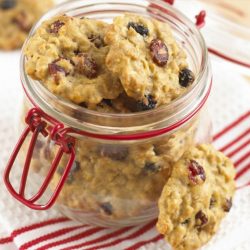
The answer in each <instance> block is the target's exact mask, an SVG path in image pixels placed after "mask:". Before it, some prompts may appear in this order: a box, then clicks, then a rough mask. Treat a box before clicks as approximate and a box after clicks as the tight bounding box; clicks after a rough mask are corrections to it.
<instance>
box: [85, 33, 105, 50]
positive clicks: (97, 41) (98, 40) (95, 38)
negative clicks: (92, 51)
mask: <svg viewBox="0 0 250 250" xmlns="http://www.w3.org/2000/svg"><path fill="white" fill-rule="evenodd" d="M88 39H89V40H90V42H92V43H93V44H94V45H95V46H96V48H98V49H99V48H101V47H103V46H104V41H103V38H102V37H101V36H100V35H94V34H91V35H89V36H88Z"/></svg>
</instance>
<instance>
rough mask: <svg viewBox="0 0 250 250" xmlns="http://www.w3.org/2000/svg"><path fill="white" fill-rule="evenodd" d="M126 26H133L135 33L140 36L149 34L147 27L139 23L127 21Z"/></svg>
mask: <svg viewBox="0 0 250 250" xmlns="http://www.w3.org/2000/svg"><path fill="white" fill-rule="evenodd" d="M127 27H128V29H129V28H130V27H131V28H133V29H134V30H135V31H136V32H137V33H139V34H140V35H142V36H148V34H149V30H148V28H147V27H145V26H144V25H142V24H139V23H134V22H129V23H128V26H127Z"/></svg>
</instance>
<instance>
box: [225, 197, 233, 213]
mask: <svg viewBox="0 0 250 250" xmlns="http://www.w3.org/2000/svg"><path fill="white" fill-rule="evenodd" d="M232 205H233V202H232V198H230V199H226V201H225V204H224V205H223V209H224V211H225V212H229V211H230V209H231V207H232Z"/></svg>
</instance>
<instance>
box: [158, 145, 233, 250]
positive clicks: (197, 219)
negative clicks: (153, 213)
mask: <svg viewBox="0 0 250 250" xmlns="http://www.w3.org/2000/svg"><path fill="white" fill-rule="evenodd" d="M234 177H235V169H234V166H233V164H232V162H231V161H230V160H229V159H228V158H227V157H226V156H224V155H223V154H222V153H221V152H218V151H216V150H215V149H214V148H213V147H212V146H211V145H205V144H204V145H198V146H196V147H191V148H190V149H189V150H188V151H187V152H185V153H184V155H183V156H182V157H181V159H180V160H179V161H177V162H176V163H175V164H174V165H173V171H172V173H171V176H170V178H169V179H168V181H167V183H166V185H165V186H164V188H163V191H162V194H161V197H160V199H159V203H158V205H159V211H160V212H159V217H158V223H157V229H158V230H159V232H160V233H162V234H163V235H165V238H166V240H167V241H168V242H169V243H170V244H171V245H172V247H173V248H174V249H176V250H195V249H197V248H199V247H201V246H202V245H204V244H205V243H206V242H208V241H209V240H210V239H211V238H212V236H213V235H214V234H215V233H216V232H217V230H218V228H219V225H220V222H221V220H222V219H223V217H224V216H225V215H226V213H228V212H229V211H230V209H231V207H232V198H233V195H234V192H235V182H234Z"/></svg>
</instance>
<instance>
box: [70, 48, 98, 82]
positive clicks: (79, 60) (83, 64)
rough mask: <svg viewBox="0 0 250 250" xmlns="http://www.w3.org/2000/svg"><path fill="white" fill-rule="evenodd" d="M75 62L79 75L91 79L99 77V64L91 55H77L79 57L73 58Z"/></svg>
mask: <svg viewBox="0 0 250 250" xmlns="http://www.w3.org/2000/svg"><path fill="white" fill-rule="evenodd" d="M73 61H74V63H75V69H76V71H77V72H78V73H80V74H83V75H85V76H86V77H88V78H89V79H92V78H95V77H97V73H98V66H97V63H96V62H95V60H94V59H93V58H91V57H90V56H89V55H87V54H84V53H80V54H77V56H76V57H74V58H73Z"/></svg>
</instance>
